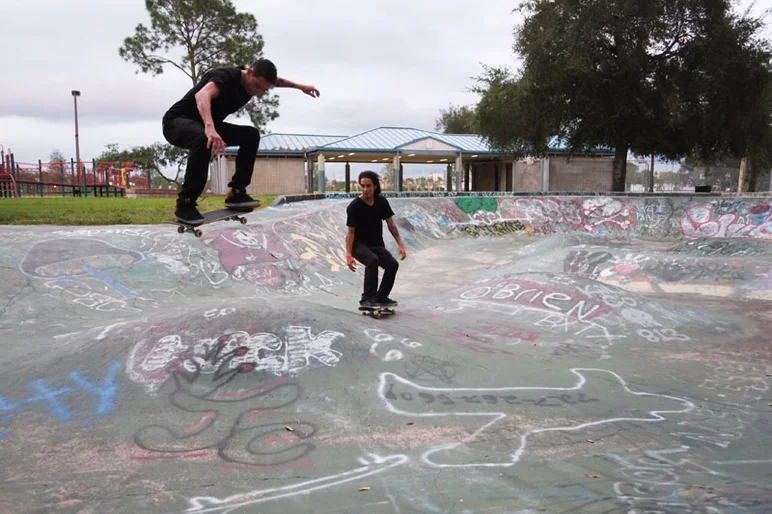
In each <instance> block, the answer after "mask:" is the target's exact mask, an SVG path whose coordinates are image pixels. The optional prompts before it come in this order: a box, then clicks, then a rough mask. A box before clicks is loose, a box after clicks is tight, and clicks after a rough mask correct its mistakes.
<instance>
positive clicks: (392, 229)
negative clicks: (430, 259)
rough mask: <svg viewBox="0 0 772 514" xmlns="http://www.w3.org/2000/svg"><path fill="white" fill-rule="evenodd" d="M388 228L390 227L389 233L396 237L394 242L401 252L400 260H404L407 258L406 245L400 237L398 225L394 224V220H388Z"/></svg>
mask: <svg viewBox="0 0 772 514" xmlns="http://www.w3.org/2000/svg"><path fill="white" fill-rule="evenodd" d="M386 226H387V227H389V232H391V235H392V236H394V240H395V241H396V242H397V250H398V251H399V257H400V259H403V260H404V258H405V257H407V252H406V251H405V243H403V242H402V238H401V237H399V230H397V224H396V223H394V218H388V219H387V220H386Z"/></svg>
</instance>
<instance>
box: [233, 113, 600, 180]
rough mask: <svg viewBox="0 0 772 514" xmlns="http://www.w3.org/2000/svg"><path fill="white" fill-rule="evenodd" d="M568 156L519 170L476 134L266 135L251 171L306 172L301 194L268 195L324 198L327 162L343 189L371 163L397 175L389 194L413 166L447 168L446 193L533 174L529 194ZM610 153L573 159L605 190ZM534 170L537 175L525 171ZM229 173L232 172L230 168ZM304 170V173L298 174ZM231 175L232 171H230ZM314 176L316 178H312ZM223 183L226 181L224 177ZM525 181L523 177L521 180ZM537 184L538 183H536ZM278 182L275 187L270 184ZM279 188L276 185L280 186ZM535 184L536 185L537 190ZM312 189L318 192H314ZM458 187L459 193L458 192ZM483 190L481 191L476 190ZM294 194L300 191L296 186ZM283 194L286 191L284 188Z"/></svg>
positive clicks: (560, 150) (381, 130) (554, 152)
mask: <svg viewBox="0 0 772 514" xmlns="http://www.w3.org/2000/svg"><path fill="white" fill-rule="evenodd" d="M237 150H238V148H237V147H227V148H226V150H225V157H226V159H229V160H230V161H233V159H234V158H235V155H236V152H237ZM560 155H563V156H570V154H569V152H568V151H567V150H566V148H564V147H562V146H560V145H559V144H557V142H556V143H555V144H553V146H552V147H551V149H550V152H549V155H548V156H547V157H546V159H523V160H521V162H522V166H519V165H518V164H517V162H518V161H513V160H512V158H511V157H509V156H506V155H503V154H501V153H500V152H496V151H493V150H491V149H490V148H489V147H488V145H487V144H486V143H485V141H484V139H483V138H482V137H481V136H479V135H476V134H441V133H437V132H431V131H427V130H421V129H415V128H405V127H378V128H375V129H372V130H368V131H366V132H362V133H360V134H356V135H354V136H344V135H312V134H266V135H264V136H262V137H261V139H260V147H259V149H258V162H256V165H255V173H254V176H253V182H259V180H260V174H261V172H262V171H264V170H262V169H259V168H262V167H263V166H261V165H259V163H261V160H263V161H262V162H263V163H264V164H268V163H266V162H265V160H273V162H274V163H279V162H282V166H284V167H285V168H286V167H287V166H288V164H287V161H292V162H294V163H295V164H296V166H294V167H293V169H297V165H298V164H300V163H301V162H302V163H303V164H302V166H303V167H304V172H303V175H304V176H305V177H304V182H305V184H304V189H305V191H296V190H295V191H288V190H283V191H270V190H269V189H271V188H270V187H262V188H261V187H260V186H257V187H256V188H255V189H256V190H260V191H261V192H265V193H269V192H271V193H273V192H276V193H285V194H286V193H299V192H313V191H315V190H316V191H319V192H324V189H325V184H326V178H325V172H324V169H325V164H326V163H328V162H330V163H332V162H335V163H346V167H345V169H346V187H347V191H348V185H349V183H350V167H349V163H373V164H382V165H385V164H389V163H391V164H393V166H394V170H395V177H394V184H393V189H394V190H395V191H401V190H402V175H403V173H402V172H403V169H402V165H403V164H405V163H416V164H421V163H423V164H432V163H434V164H445V165H446V171H447V186H446V188H447V190H448V191H451V190H456V191H481V190H491V191H510V190H515V188H516V187H517V186H518V183H519V182H522V183H523V184H520V186H521V188H522V186H523V185H524V182H523V181H522V180H520V181H518V176H517V175H518V173H517V172H518V170H519V171H520V174H521V175H522V174H523V173H526V172H528V173H530V174H531V175H534V172H535V173H536V174H537V175H539V176H538V177H531V179H532V180H530V181H528V180H526V181H525V182H531V184H530V186H529V189H534V187H535V189H536V190H545V188H546V190H549V187H550V182H551V180H550V171H551V170H550V168H551V165H550V161H549V156H560ZM610 157H613V152H611V153H608V152H607V153H603V152H600V153H596V154H592V155H586V154H583V155H581V156H574V158H580V159H581V158H584V159H586V158H590V159H592V160H593V161H597V162H596V168H597V167H598V166H600V167H602V168H603V172H604V174H605V173H606V172H607V173H608V179H609V188H610V177H611V175H610V174H611V159H610ZM534 165H536V166H537V167H538V169H527V168H528V167H529V166H530V167H531V168H533V167H534ZM228 168H232V162H231V165H230V166H228ZM301 169H302V168H301ZM229 171H230V173H229V174H232V172H233V170H232V169H231V170H229ZM314 172H316V173H314ZM314 175H316V177H317V178H318V182H317V184H314V183H313V177H314ZM222 178H223V180H224V179H225V177H222ZM520 178H524V177H520ZM535 178H538V180H534V179H535ZM273 182H277V181H275V180H274V181H273ZM279 182H280V181H279ZM536 182H538V184H536ZM315 186H316V187H315ZM459 186H460V187H459ZM480 187H483V188H484V189H480ZM293 188H294V189H298V185H297V181H295V185H294V187H293ZM284 189H287V187H285V188H284Z"/></svg>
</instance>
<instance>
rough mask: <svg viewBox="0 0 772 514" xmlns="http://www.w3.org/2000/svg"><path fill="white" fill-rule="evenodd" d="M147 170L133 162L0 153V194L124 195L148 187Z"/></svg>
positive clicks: (10, 196)
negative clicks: (23, 158) (31, 159)
mask: <svg viewBox="0 0 772 514" xmlns="http://www.w3.org/2000/svg"><path fill="white" fill-rule="evenodd" d="M149 175H150V173H149V171H148V170H144V169H141V168H139V167H138V166H137V165H136V164H135V163H133V162H120V161H119V162H106V161H97V160H96V159H93V160H92V161H91V162H86V161H75V160H74V159H70V161H69V162H67V161H64V162H47V163H44V162H42V161H40V160H38V162H37V163H25V162H17V161H15V159H14V156H13V154H12V153H9V154H7V155H6V154H5V153H4V152H3V155H2V165H0V198H20V197H22V198H23V197H31V196H39V197H46V196H73V197H75V196H83V197H87V196H89V195H91V196H126V193H127V192H131V191H132V190H133V189H145V188H149V187H150V180H149Z"/></svg>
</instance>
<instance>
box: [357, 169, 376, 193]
mask: <svg viewBox="0 0 772 514" xmlns="http://www.w3.org/2000/svg"><path fill="white" fill-rule="evenodd" d="M363 178H369V179H370V180H372V181H373V186H374V191H373V193H374V194H375V196H378V195H379V194H381V179H380V177H379V176H378V174H377V173H376V172H374V171H370V170H367V171H363V172H362V173H360V174H359V180H357V182H359V185H360V186H361V185H362V179H363Z"/></svg>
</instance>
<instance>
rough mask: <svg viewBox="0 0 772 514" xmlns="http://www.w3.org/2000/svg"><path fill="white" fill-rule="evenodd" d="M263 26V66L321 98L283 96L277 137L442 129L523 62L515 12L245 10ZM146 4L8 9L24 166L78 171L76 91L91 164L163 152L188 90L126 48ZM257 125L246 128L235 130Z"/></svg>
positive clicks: (340, 2)
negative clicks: (149, 149) (484, 87)
mask: <svg viewBox="0 0 772 514" xmlns="http://www.w3.org/2000/svg"><path fill="white" fill-rule="evenodd" d="M234 4H235V5H236V7H237V9H238V10H239V11H247V12H250V13H252V14H253V15H254V16H255V17H256V19H257V21H258V24H259V28H258V30H259V32H260V33H261V34H262V35H263V37H264V40H265V49H264V52H265V56H266V57H268V58H270V59H271V60H273V61H274V62H275V63H276V65H277V67H278V69H279V74H280V76H283V77H286V78H289V79H291V80H294V81H296V82H302V83H309V84H313V85H315V86H316V87H317V88H318V89H319V90H320V91H321V97H320V98H316V99H315V98H311V97H309V96H306V95H304V94H303V93H301V92H300V91H297V90H287V89H279V90H276V91H277V93H278V95H279V96H280V98H281V105H280V110H279V113H280V116H279V118H278V119H276V120H275V121H274V122H272V123H271V124H270V126H269V129H270V130H271V131H272V132H289V133H322V134H343V135H354V134H356V133H358V132H362V131H365V130H368V129H371V128H375V127H378V126H386V125H389V126H406V127H416V128H423V129H430V130H431V129H433V128H434V119H435V117H436V116H437V115H438V113H439V110H440V109H441V108H445V107H447V106H448V104H449V103H451V102H452V103H454V104H462V103H473V102H474V101H475V100H476V95H474V94H472V93H469V92H468V91H467V90H468V88H469V87H471V86H472V85H473V83H474V81H473V80H472V79H471V78H470V77H473V76H477V75H479V74H480V73H481V71H482V68H481V66H480V62H485V63H486V64H494V65H500V64H511V63H512V62H513V58H514V57H513V54H512V51H511V45H512V27H513V26H514V24H515V22H516V19H517V18H516V15H515V14H512V12H511V11H512V7H513V4H512V2H511V1H507V0H485V2H484V5H485V7H484V8H481V7H480V6H481V5H482V4H481V3H479V2H470V1H468V0H419V1H416V0H325V1H318V0H293V1H287V0H260V1H259V2H255V1H250V0H236V1H235V2H234ZM144 5H145V2H144V1H143V0H111V1H105V0H68V1H66V2H65V1H61V0H4V1H2V2H0V20H2V22H3V29H2V31H0V48H2V51H1V52H2V59H0V63H2V71H0V74H1V75H0V76H2V83H3V94H2V95H0V144H2V145H3V147H4V148H5V151H6V152H7V151H8V149H11V150H12V151H13V152H14V154H15V156H16V159H17V160H18V161H22V162H36V161H37V160H38V159H42V160H43V161H44V162H45V161H46V160H47V158H48V156H49V154H50V153H51V150H53V149H54V148H58V149H59V150H61V152H62V153H63V154H64V155H65V157H67V158H70V157H73V158H74V157H75V138H74V115H73V99H72V96H71V90H73V89H78V90H80V91H81V94H82V96H81V97H80V98H79V99H78V118H79V129H80V130H79V132H80V153H81V158H82V159H89V160H90V159H91V158H92V157H96V156H97V155H98V154H99V153H101V151H102V150H103V149H104V147H105V146H106V145H107V144H109V143H119V144H120V145H121V147H122V148H123V147H125V146H128V145H139V144H149V143H153V142H155V141H162V140H163V135H162V133H161V117H162V116H163V113H164V111H165V110H166V109H167V108H168V107H169V105H171V104H172V103H173V102H174V101H176V100H177V99H178V98H179V97H180V96H182V95H183V94H184V92H185V91H186V90H187V89H188V88H189V87H190V82H189V79H188V78H187V77H186V76H184V75H183V74H182V73H181V72H180V71H178V70H176V69H171V68H170V69H168V70H167V71H166V72H165V73H164V74H162V75H159V76H157V77H151V76H150V75H143V74H136V73H135V68H134V66H133V65H132V64H129V63H127V62H125V61H123V60H122V59H121V58H120V56H119V55H118V48H119V47H120V46H121V44H122V43H123V39H124V38H125V37H127V36H131V35H133V33H134V29H135V27H136V25H137V24H138V23H144V24H146V25H149V17H148V16H147V13H146V11H145V7H144ZM237 122H238V123H248V120H246V119H244V120H237Z"/></svg>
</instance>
